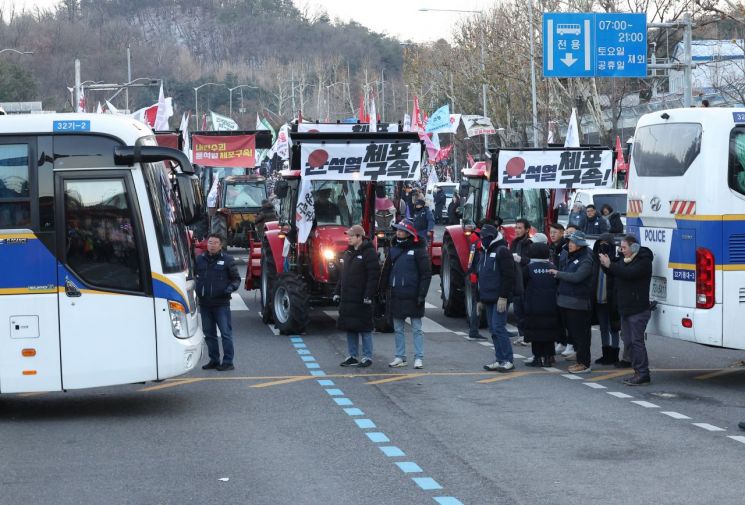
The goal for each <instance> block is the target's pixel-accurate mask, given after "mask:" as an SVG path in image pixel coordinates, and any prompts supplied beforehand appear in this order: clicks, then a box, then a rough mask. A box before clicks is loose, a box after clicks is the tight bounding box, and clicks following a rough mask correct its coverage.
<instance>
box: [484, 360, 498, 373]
mask: <svg viewBox="0 0 745 505" xmlns="http://www.w3.org/2000/svg"><path fill="white" fill-rule="evenodd" d="M499 365H501V363H500V362H499V361H495V362H494V363H489V364H488V365H484V370H487V371H489V372H496V371H497V370H498V369H499Z"/></svg>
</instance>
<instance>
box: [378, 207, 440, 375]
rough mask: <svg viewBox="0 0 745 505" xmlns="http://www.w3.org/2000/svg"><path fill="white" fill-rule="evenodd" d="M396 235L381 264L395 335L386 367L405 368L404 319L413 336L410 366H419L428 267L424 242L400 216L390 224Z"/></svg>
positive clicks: (430, 273)
mask: <svg viewBox="0 0 745 505" xmlns="http://www.w3.org/2000/svg"><path fill="white" fill-rule="evenodd" d="M393 227H394V228H395V229H396V238H395V240H394V242H393V246H392V247H391V249H390V251H389V252H388V257H387V258H386V259H385V263H384V264H383V275H382V279H383V281H384V282H383V284H384V285H383V286H382V287H383V288H384V289H390V293H391V296H390V300H389V303H390V304H391V315H392V316H393V331H394V332H395V335H396V355H395V358H394V359H393V361H392V362H391V363H389V365H388V366H390V367H392V368H397V367H405V366H406V365H407V362H406V334H405V322H406V318H407V317H408V318H410V320H411V330H412V336H413V338H414V368H423V366H424V365H423V364H422V360H423V359H424V334H423V333H422V317H424V300H425V297H426V296H427V291H428V290H429V283H430V281H431V280H432V266H431V264H430V261H429V255H428V254H427V249H426V248H425V247H424V244H425V243H424V241H423V240H420V239H419V236H418V235H417V232H416V228H414V223H412V222H411V220H409V219H404V220H402V221H401V222H400V223H398V224H394V225H393Z"/></svg>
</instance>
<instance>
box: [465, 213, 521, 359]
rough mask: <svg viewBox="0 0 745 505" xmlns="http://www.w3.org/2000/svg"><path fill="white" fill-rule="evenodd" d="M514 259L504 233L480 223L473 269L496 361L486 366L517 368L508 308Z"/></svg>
mask: <svg viewBox="0 0 745 505" xmlns="http://www.w3.org/2000/svg"><path fill="white" fill-rule="evenodd" d="M516 270H517V268H515V260H514V259H513V258H512V253H510V250H509V248H508V247H507V241H505V239H504V237H503V236H502V234H501V233H500V232H499V230H497V228H495V227H494V226H492V225H490V224H485V225H484V226H482V227H481V248H480V249H478V250H476V252H475V253H474V257H473V260H472V261H471V268H470V269H469V273H471V271H475V273H476V275H477V277H478V281H477V282H478V288H479V300H480V301H481V303H482V304H483V306H484V310H485V311H486V319H487V322H488V323H489V332H490V333H491V336H492V340H494V354H495V356H496V361H495V362H494V363H490V364H488V365H484V369H485V370H490V371H497V372H511V371H512V370H514V369H515V365H514V364H513V361H514V358H513V355H512V342H510V334H509V332H508V331H507V326H506V325H507V308H508V306H509V303H510V298H511V297H512V289H513V287H514V285H515V272H516Z"/></svg>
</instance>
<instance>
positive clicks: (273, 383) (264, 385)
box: [250, 375, 313, 388]
mask: <svg viewBox="0 0 745 505" xmlns="http://www.w3.org/2000/svg"><path fill="white" fill-rule="evenodd" d="M311 378H313V376H312V375H303V376H300V377H291V378H288V379H281V380H276V381H271V382H262V383H261V384H254V385H253V386H250V387H252V388H268V387H271V386H279V385H281V384H291V383H293V382H301V381H304V380H308V379H311Z"/></svg>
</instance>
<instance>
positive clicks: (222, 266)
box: [196, 233, 241, 372]
mask: <svg viewBox="0 0 745 505" xmlns="http://www.w3.org/2000/svg"><path fill="white" fill-rule="evenodd" d="M224 244H225V240H224V239H223V238H222V236H221V235H219V234H217V233H211V234H210V235H209V237H207V251H206V252H204V253H202V254H201V255H200V256H199V257H198V258H197V262H196V274H197V275H196V283H197V298H198V299H199V312H200V314H201V316H202V331H203V332H204V341H205V342H206V343H207V351H208V352H209V357H210V360H209V362H208V363H207V364H206V365H204V366H203V367H202V369H203V370H213V369H214V370H219V371H221V372H223V371H226V370H233V369H234V368H235V367H234V366H233V357H234V356H233V354H234V351H233V326H232V323H231V317H230V295H231V293H233V292H234V291H236V290H238V288H239V287H240V285H241V275H240V274H239V273H238V268H236V266H235V260H233V258H232V257H231V256H229V255H227V254H225V253H224V252H223V250H222V248H223V245H224ZM218 328H219V329H220V337H221V338H222V350H223V357H222V362H221V361H220V347H219V344H218V342H217V329H218Z"/></svg>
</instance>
